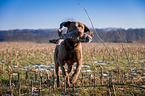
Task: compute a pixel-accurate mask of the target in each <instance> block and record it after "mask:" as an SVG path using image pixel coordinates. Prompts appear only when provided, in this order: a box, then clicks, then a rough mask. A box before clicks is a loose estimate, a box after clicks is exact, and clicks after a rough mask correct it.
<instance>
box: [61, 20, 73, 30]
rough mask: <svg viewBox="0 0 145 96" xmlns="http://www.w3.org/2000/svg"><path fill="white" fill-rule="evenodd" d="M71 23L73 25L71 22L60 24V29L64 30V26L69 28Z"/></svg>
mask: <svg viewBox="0 0 145 96" xmlns="http://www.w3.org/2000/svg"><path fill="white" fill-rule="evenodd" d="M70 23H71V21H66V22H62V23H61V24H60V28H62V27H63V26H64V27H68V26H69V25H70Z"/></svg>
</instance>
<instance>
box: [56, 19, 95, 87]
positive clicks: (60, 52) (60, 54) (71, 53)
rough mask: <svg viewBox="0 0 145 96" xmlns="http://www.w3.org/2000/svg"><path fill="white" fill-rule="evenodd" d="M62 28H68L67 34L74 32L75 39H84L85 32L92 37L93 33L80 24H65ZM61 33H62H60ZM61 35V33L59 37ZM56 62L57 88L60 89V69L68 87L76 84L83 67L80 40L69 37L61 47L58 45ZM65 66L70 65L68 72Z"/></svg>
mask: <svg viewBox="0 0 145 96" xmlns="http://www.w3.org/2000/svg"><path fill="white" fill-rule="evenodd" d="M62 26H65V27H67V28H68V31H67V33H69V32H74V33H73V35H75V37H78V38H79V37H83V35H84V32H87V31H89V32H90V34H91V35H93V34H92V31H90V30H89V29H88V28H86V26H85V25H84V24H82V23H80V22H73V21H68V22H63V23H61V25H60V28H59V29H61V28H62ZM59 32H60V31H59ZM60 35H61V34H60V33H59V36H60ZM54 60H55V72H56V75H57V87H60V77H59V75H60V67H61V69H62V75H63V76H64V77H67V85H68V86H70V83H75V82H76V80H77V77H78V75H79V72H80V69H81V66H82V46H81V42H80V41H78V39H72V38H69V37H67V38H66V39H65V40H64V41H63V42H61V43H60V45H57V46H56V48H55V53H54ZM75 63H76V64H77V65H76V70H75V72H74V73H73V75H72V77H71V78H70V79H69V75H68V74H69V73H70V72H71V71H72V69H73V65H74V64H75ZM65 64H67V65H68V70H67V71H66V70H65Z"/></svg>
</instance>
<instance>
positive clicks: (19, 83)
mask: <svg viewBox="0 0 145 96" xmlns="http://www.w3.org/2000/svg"><path fill="white" fill-rule="evenodd" d="M18 87H19V96H21V82H19V86H18Z"/></svg>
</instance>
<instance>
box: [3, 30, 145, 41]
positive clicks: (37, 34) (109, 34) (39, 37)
mask: <svg viewBox="0 0 145 96" xmlns="http://www.w3.org/2000/svg"><path fill="white" fill-rule="evenodd" d="M92 31H93V30H92ZM96 31H97V33H98V34H99V36H100V37H101V38H102V40H103V41H104V42H116V43H117V42H122V41H121V40H120V39H119V37H118V35H117V31H118V32H119V34H120V36H121V38H122V40H123V42H126V43H134V42H135V43H136V42H137V43H145V29H144V28H141V29H127V30H126V29H122V28H104V29H96ZM56 38H58V35H57V29H38V30H33V29H22V30H19V29H16V30H4V31H0V41H1V42H3V41H31V42H38V43H47V42H48V41H49V40H50V39H56ZM93 42H100V40H99V39H98V37H97V36H96V34H95V33H94V37H93Z"/></svg>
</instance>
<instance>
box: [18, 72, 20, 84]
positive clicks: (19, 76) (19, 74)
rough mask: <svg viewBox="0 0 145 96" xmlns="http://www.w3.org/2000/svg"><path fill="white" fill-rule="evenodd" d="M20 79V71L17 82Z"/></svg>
mask: <svg viewBox="0 0 145 96" xmlns="http://www.w3.org/2000/svg"><path fill="white" fill-rule="evenodd" d="M19 81H20V73H19V72H18V82H19Z"/></svg>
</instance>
